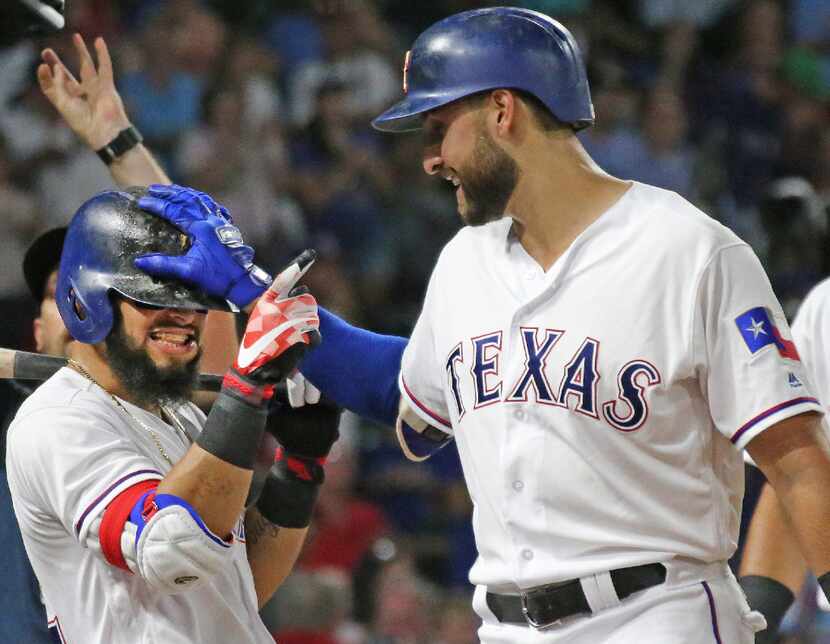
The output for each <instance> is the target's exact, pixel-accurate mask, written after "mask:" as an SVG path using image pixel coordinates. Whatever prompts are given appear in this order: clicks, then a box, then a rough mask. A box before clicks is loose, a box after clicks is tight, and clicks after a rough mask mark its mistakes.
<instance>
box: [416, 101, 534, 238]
mask: <svg viewBox="0 0 830 644" xmlns="http://www.w3.org/2000/svg"><path fill="white" fill-rule="evenodd" d="M485 102H486V101H483V100H482V98H481V97H480V96H475V97H471V98H469V99H466V100H462V101H457V102H455V103H450V104H449V105H446V106H444V107H441V108H438V109H436V110H433V111H431V112H429V113H428V114H427V116H426V118H425V119H424V151H423V165H424V171H425V172H426V173H427V174H440V175H441V176H442V177H444V179H446V180H447V181H451V182H452V184H453V185H454V186H455V197H456V201H457V203H458V213H459V214H460V215H461V218H462V219H463V220H464V223H466V224H468V225H471V226H480V225H482V224H486V223H488V222H490V221H495V220H497V219H501V218H502V217H503V216H504V214H505V210H506V208H507V204H508V202H509V201H510V197H511V196H512V195H513V192H514V190H515V189H516V184H517V183H518V180H519V167H518V164H517V163H516V161H515V160H514V159H513V158H512V157H511V156H510V155H509V154H508V153H507V152H506V151H505V150H504V149H503V148H502V147H501V146H499V145H498V143H496V141H494V140H493V138H492V136H491V135H490V133H489V132H488V131H487V126H486V116H487V112H486V107H485Z"/></svg>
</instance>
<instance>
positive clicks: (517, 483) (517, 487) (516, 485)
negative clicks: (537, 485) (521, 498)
mask: <svg viewBox="0 0 830 644" xmlns="http://www.w3.org/2000/svg"><path fill="white" fill-rule="evenodd" d="M524 486H525V484H524V483H523V482H522V481H513V489H514V490H516V492H521V491H522V488H524Z"/></svg>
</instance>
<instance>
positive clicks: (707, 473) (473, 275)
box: [47, 7, 830, 644]
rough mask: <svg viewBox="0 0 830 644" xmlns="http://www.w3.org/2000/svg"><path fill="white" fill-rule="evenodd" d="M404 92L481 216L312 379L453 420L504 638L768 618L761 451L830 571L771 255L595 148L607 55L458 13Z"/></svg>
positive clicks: (709, 635) (493, 13) (492, 625)
mask: <svg viewBox="0 0 830 644" xmlns="http://www.w3.org/2000/svg"><path fill="white" fill-rule="evenodd" d="M47 62H48V60H47ZM52 66H53V69H55V68H57V66H56V64H54V63H53V65H52ZM58 80H59V84H60V79H58ZM403 86H404V92H405V97H404V99H403V100H402V101H401V102H400V103H398V104H397V105H395V106H394V107H392V108H391V109H390V110H388V111H387V112H385V113H384V114H382V115H381V116H379V117H378V118H377V119H376V120H375V121H374V125H375V127H377V128H379V129H381V130H391V131H403V130H410V129H421V130H422V131H423V137H424V159H423V164H424V169H425V171H426V172H428V173H430V174H435V175H439V176H440V177H442V178H443V179H446V180H448V181H451V182H452V183H453V185H454V186H456V196H457V200H458V210H459V213H460V215H461V217H462V218H463V220H464V221H465V222H466V223H467V224H469V225H468V226H467V227H466V228H464V229H463V230H462V231H460V232H459V234H458V235H457V236H456V237H455V238H454V239H453V240H452V241H451V242H450V243H449V244H448V245H447V246H446V248H445V249H444V251H443V252H442V254H441V257H440V258H439V260H438V263H437V265H436V268H435V271H434V273H433V276H432V278H431V281H430V284H429V287H428V290H427V294H426V299H425V302H424V309H423V312H422V314H421V316H420V318H419V320H418V323H417V325H416V327H415V329H414V331H413V335H412V337H411V339H410V340H408V341H407V340H405V339H403V338H394V337H388V336H380V335H377V334H372V333H369V332H367V331H363V330H361V329H357V328H355V327H352V326H349V325H348V324H346V323H345V322H343V321H342V320H339V319H338V318H336V317H335V316H333V315H331V314H330V313H328V312H326V311H323V310H321V311H320V325H321V331H322V333H323V335H324V337H325V341H324V342H323V343H322V344H321V345H320V346H319V347H318V348H317V349H315V350H314V351H313V352H310V353H309V355H308V356H307V357H306V358H305V359H304V360H303V363H302V365H301V369H302V371H303V372H304V373H305V375H306V376H307V378H308V379H309V380H310V381H311V382H312V383H313V384H314V385H316V386H317V387H318V388H319V389H321V390H322V391H323V392H324V393H325V394H326V395H327V396H329V397H331V398H332V399H334V400H335V401H336V402H337V403H338V404H340V405H342V406H344V407H346V408H349V409H352V410H353V411H356V412H358V413H361V414H363V415H366V416H368V417H371V418H374V419H377V420H380V421H383V422H387V423H390V424H391V423H395V424H396V428H397V432H398V435H399V438H400V440H401V443H402V447H403V448H404V450H405V452H406V453H407V455H408V456H410V457H411V458H413V459H419V458H426V457H428V456H429V455H430V453H431V452H432V451H434V450H435V449H438V448H440V447H441V446H442V445H445V444H446V442H447V441H448V440H449V439H450V438H451V437H452V438H455V440H456V442H457V444H458V448H459V453H460V455H461V460H462V464H463V467H464V471H465V477H466V480H467V482H468V486H469V489H470V493H471V496H472V498H473V502H474V506H475V509H474V514H473V525H474V529H475V534H476V542H477V546H478V551H479V557H478V560H477V561H476V563H475V565H474V566H473V568H472V570H471V571H470V579H471V581H472V582H473V583H474V584H475V586H476V592H475V598H474V607H475V609H476V611H477V612H478V614H479V615H480V617H481V618H482V626H481V629H480V631H479V635H480V638H481V640H482V641H483V642H485V644H507V643H510V644H516V643H518V644H522V643H525V642H527V643H534V644H535V643H541V642H544V643H551V644H553V643H557V644H558V643H560V642H568V643H569V644H574V643H576V644H597V643H599V642H602V643H603V644H623V643H624V644H629V643H636V644H672V643H680V642H682V643H684V644H699V643H700V644H703V643H706V644H715V643H724V642H730V643H734V642H743V643H748V642H752V641H753V638H754V635H753V633H754V632H755V631H758V630H760V629H761V628H762V627H763V625H764V621H763V619H762V617H761V616H760V615H759V614H758V613H756V612H753V611H752V610H751V609H750V608H749V606H748V605H747V603H746V600H745V597H744V595H743V593H742V591H741V589H740V588H739V586H738V584H737V582H736V580H735V579H734V577H733V576H732V574H731V573H730V571H729V569H728V566H727V564H726V561H727V559H728V558H729V557H730V555H731V554H732V552H733V551H734V550H735V545H736V540H737V536H738V524H739V516H740V509H741V497H742V492H743V465H742V459H741V454H740V452H741V450H742V449H744V448H746V449H748V450H749V452H750V453H751V454H752V456H753V457H754V458H755V460H756V462H757V463H758V464H759V465H760V467H761V468H762V469H763V471H764V473H765V474H766V475H767V477H768V479H769V480H770V482H771V483H772V484H773V486H774V487H775V489H776V492H777V493H778V496H779V498H780V499H781V501H782V504H783V505H784V507H786V508H787V510H788V512H789V513H790V515H791V516H792V517H793V518H794V521H795V523H796V528H797V531H798V533H799V537H800V539H801V540H802V542H803V543H804V544H805V550H806V551H807V553H808V558H809V560H810V564H811V566H813V567H814V569H816V570H819V571H827V570H830V544H828V543H827V541H826V537H825V535H826V531H825V530H823V529H822V526H826V525H827V524H828V520H830V507H828V503H827V502H826V498H827V497H826V494H825V490H826V489H827V486H828V485H830V458H829V457H828V450H827V446H826V442H825V440H824V438H823V436H822V435H821V433H820V430H819V416H820V414H821V413H822V410H821V406H820V405H819V404H818V402H817V400H816V399H815V397H814V396H813V395H812V393H810V391H809V389H808V387H807V385H805V384H804V383H805V378H804V368H803V365H802V364H801V362H800V360H799V359H798V354H797V352H796V351H795V349H794V346H793V344H792V341H791V340H790V339H789V329H788V327H787V324H786V320H785V319H784V316H783V314H782V312H781V308H780V306H779V305H778V303H777V301H776V299H775V296H774V294H773V293H772V290H771V288H770V286H769V282H768V280H767V278H766V276H765V275H764V273H763V270H762V268H761V266H760V264H759V262H758V260H757V259H756V257H755V256H754V254H753V253H752V251H751V250H750V249H749V247H748V246H747V245H746V244H745V243H744V242H742V241H741V240H740V239H738V238H737V237H736V236H735V235H733V234H732V233H731V232H730V231H728V230H727V229H725V228H724V227H722V226H720V225H719V224H717V223H716V222H714V221H713V220H711V219H709V218H708V217H706V215H705V214H703V213H701V212H700V211H699V210H697V209H696V208H694V207H693V206H692V205H691V204H689V203H688V202H686V201H685V200H683V199H682V198H681V197H679V196H678V195H676V194H673V193H670V192H666V191H663V190H660V189H657V188H654V187H650V186H647V185H643V184H639V183H632V182H624V181H620V180H618V179H615V178H613V177H610V176H609V175H607V174H606V173H604V172H603V171H602V170H601V169H600V168H598V167H597V166H596V164H594V163H593V162H592V161H591V159H590V158H589V157H588V155H587V154H586V153H585V151H584V150H583V148H582V147H581V145H580V143H579V141H578V139H577V138H576V137H575V136H574V133H575V132H576V131H578V130H579V129H581V128H584V127H587V126H589V125H591V123H592V122H593V118H594V113H593V108H592V104H591V100H590V94H589V90H588V84H587V80H586V77H585V69H584V65H583V62H582V60H581V57H580V54H579V51H578V48H577V45H576V43H575V41H574V40H573V38H572V37H571V35H570V34H569V33H568V32H567V30H566V29H564V28H563V27H562V26H561V25H560V24H558V23H556V22H554V21H552V20H551V19H549V18H548V17H546V16H544V15H542V14H540V13H537V12H533V11H528V10H524V9H515V8H509V7H500V8H493V9H481V10H475V11H469V12H464V13H461V14H457V15H455V16H451V17H449V18H447V19H445V20H442V21H440V22H438V23H436V24H435V25H433V26H432V27H430V28H429V29H427V30H426V31H425V32H424V33H423V34H421V35H420V36H419V37H418V39H417V40H416V41H415V43H414V44H413V46H412V49H411V51H410V52H409V53H408V54H407V56H406V59H405V61H404V83H403ZM50 91H53V92H54V91H55V87H50ZM59 109H60V108H59ZM145 269H147V270H149V271H151V272H153V273H154V274H156V275H159V276H167V277H170V276H171V275H178V276H179V277H180V278H181V277H182V273H181V272H180V271H181V270H184V269H183V267H182V266H181V262H180V261H179V260H176V259H175V258H168V259H167V260H165V261H159V262H157V263H156V264H155V265H154V266H145ZM202 277H203V276H201V275H198V274H196V275H191V276H190V279H191V280H192V281H193V282H194V283H196V284H199V285H201V286H202V287H203V288H206V286H205V285H204V284H202V280H201V278H202ZM366 356H371V358H372V359H371V360H367V359H366ZM796 383H798V384H796Z"/></svg>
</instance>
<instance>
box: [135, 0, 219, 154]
mask: <svg viewBox="0 0 830 644" xmlns="http://www.w3.org/2000/svg"><path fill="white" fill-rule="evenodd" d="M197 7H198V5H197V4H195V3H190V2H186V1H185V0H176V1H175V2H170V3H165V4H164V5H163V6H161V7H160V8H158V9H157V10H156V12H155V13H154V14H151V16H149V17H148V20H147V22H146V23H144V24H143V25H142V28H141V31H140V33H139V34H138V41H137V42H138V46H139V50H138V51H139V54H140V56H141V60H140V61H139V63H138V66H137V69H135V70H133V71H127V73H125V74H122V75H121V76H120V78H121V83H120V87H119V90H120V92H121V95H122V97H123V98H124V102H125V104H126V106H127V112H128V113H129V114H130V115H131V117H132V119H133V122H134V124H135V125H136V127H137V128H138V129H139V130H140V131H141V133H142V134H143V135H144V138H145V140H146V141H147V142H148V144H149V145H151V146H152V147H153V149H154V150H156V151H157V152H158V153H160V154H161V155H162V156H163V157H164V158H165V159H167V160H169V158H170V155H171V153H172V150H173V148H174V146H175V144H176V138H177V137H178V136H179V135H181V134H182V133H183V132H184V131H185V130H187V129H188V128H190V127H193V126H194V125H196V123H197V121H198V119H199V117H200V106H201V100H202V95H203V92H204V89H205V82H206V79H205V78H204V76H203V75H200V73H199V72H204V71H205V70H206V65H205V64H197V65H195V67H196V70H195V71H196V73H193V72H191V71H188V66H191V67H193V66H194V59H195V60H197V61H198V59H199V56H200V55H201V56H202V59H201V62H202V63H208V64H212V63H213V62H214V60H215V57H216V55H217V54H218V51H217V48H216V43H215V42H211V43H210V47H208V49H207V50H206V51H204V52H201V53H200V52H198V51H194V48H196V47H198V42H199V41H195V42H196V44H194V41H193V39H192V38H193V36H192V34H190V29H189V27H188V25H193V24H194V23H197V24H198V23H200V22H201V20H200V18H199V17H197V16H194V15H192V14H191V11H195V12H197V15H198V11H199V10H198V9H197ZM185 16H187V19H186V22H185V23H184V24H183V23H182V20H183V18H184V17H185ZM194 26H195V25H194ZM214 40H215V38H214Z"/></svg>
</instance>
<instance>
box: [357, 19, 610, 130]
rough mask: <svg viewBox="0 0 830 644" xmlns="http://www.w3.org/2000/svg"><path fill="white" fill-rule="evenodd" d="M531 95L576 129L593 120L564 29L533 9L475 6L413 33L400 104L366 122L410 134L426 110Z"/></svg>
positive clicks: (581, 70) (577, 58) (581, 69)
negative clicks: (501, 93)
mask: <svg viewBox="0 0 830 644" xmlns="http://www.w3.org/2000/svg"><path fill="white" fill-rule="evenodd" d="M498 88H506V89H517V90H523V91H525V92H528V93H530V94H532V95H533V96H535V97H536V98H538V99H539V100H540V101H542V103H543V104H544V105H545V106H546V107H547V108H548V109H549V110H550V111H551V113H552V114H553V115H554V116H555V117H556V118H557V119H558V120H560V121H562V122H563V123H567V124H569V125H571V127H573V128H574V129H575V130H580V129H582V128H585V127H588V126H590V125H592V124H593V123H594V106H593V104H592V103H591V92H590V90H589V89H588V79H587V76H586V74H585V64H584V62H583V61H582V56H581V55H580V53H579V48H578V46H577V44H576V41H575V40H574V38H573V36H572V35H571V34H570V32H569V31H568V30H567V29H565V27H563V26H562V25H560V24H559V23H558V22H556V21H555V20H553V19H552V18H549V17H548V16H546V15H545V14H543V13H539V12H538V11H531V10H529V9H520V8H517V7H493V8H489V9H474V10H472V11H464V12H462V13H458V14H455V15H453V16H450V17H449V18H445V19H444V20H441V21H439V22H436V23H435V24H434V25H432V26H431V27H429V28H428V29H427V30H426V31H424V32H423V33H422V34H421V35H420V36H418V38H417V40H415V43H414V44H413V45H412V49H411V50H410V51H408V52H407V54H406V58H405V60H404V70H403V91H404V93H405V94H406V96H405V97H404V99H403V100H402V101H400V102H399V103H397V104H395V105H393V106H392V107H390V108H389V109H388V110H386V111H385V112H384V113H383V114H381V115H380V116H378V117H377V118H376V119H375V120H374V121H372V125H373V126H374V127H375V128H377V129H378V130H384V131H387V132H405V131H408V130H417V129H419V128H420V127H421V121H422V119H423V115H424V113H425V112H427V111H429V110H433V109H435V108H437V107H441V106H442V105H446V104H447V103H451V102H452V101H457V100H458V99H460V98H464V97H465V96H470V95H471V94H475V93H477V92H483V91H485V90H491V89H498Z"/></svg>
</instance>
